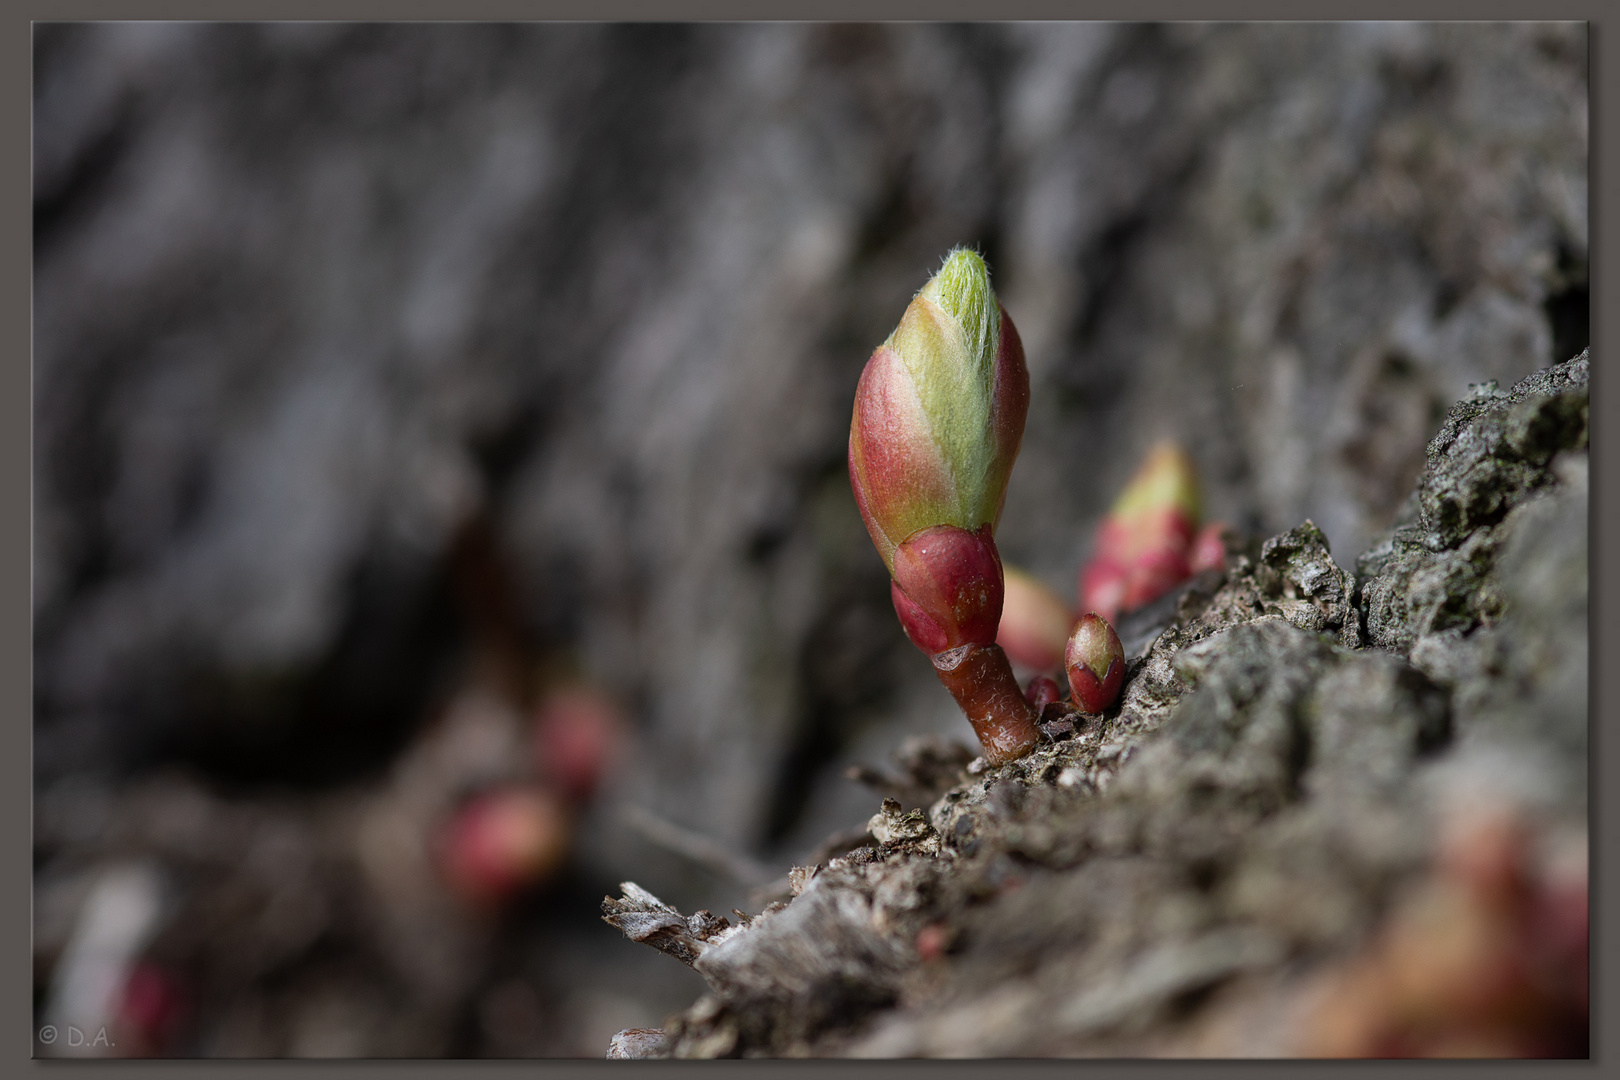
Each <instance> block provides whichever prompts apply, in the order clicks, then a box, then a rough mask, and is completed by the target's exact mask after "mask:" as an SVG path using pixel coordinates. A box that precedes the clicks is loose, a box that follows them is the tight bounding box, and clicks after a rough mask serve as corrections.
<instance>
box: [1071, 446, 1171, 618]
mask: <svg viewBox="0 0 1620 1080" xmlns="http://www.w3.org/2000/svg"><path fill="white" fill-rule="evenodd" d="M1199 501H1200V500H1199V493H1198V477H1197V474H1196V473H1195V472H1194V471H1193V464H1192V461H1191V460H1190V459H1189V458H1188V457H1187V455H1186V453H1185V452H1184V451H1183V450H1182V449H1181V447H1180V446H1178V445H1176V444H1175V443H1174V442H1172V441H1170V440H1168V439H1167V440H1165V441H1163V442H1160V443H1158V444H1157V445H1155V446H1154V447H1153V448H1152V449H1151V450H1149V451H1148V454H1147V457H1146V458H1144V459H1143V461H1142V464H1141V466H1140V467H1139V468H1138V469H1137V471H1136V474H1135V475H1134V476H1132V477H1131V480H1130V482H1129V483H1128V484H1126V485H1125V490H1124V491H1122V492H1121V493H1120V495H1119V498H1118V499H1116V500H1115V501H1114V505H1113V507H1112V508H1111V509H1110V510H1109V511H1108V516H1107V517H1105V518H1104V519H1103V521H1102V524H1101V525H1099V526H1098V527H1097V538H1096V545H1095V549H1094V553H1093V555H1092V557H1091V561H1090V562H1088V563H1087V564H1086V565H1085V567H1084V568H1083V569H1082V570H1081V571H1080V609H1081V610H1082V611H1095V612H1097V613H1098V614H1099V615H1101V616H1102V617H1103V618H1105V619H1107V620H1108V621H1109V622H1113V621H1115V620H1116V619H1117V618H1118V617H1119V615H1120V613H1121V612H1125V611H1134V610H1135V609H1136V608H1139V607H1141V606H1142V605H1143V604H1147V603H1151V602H1152V601H1154V600H1156V599H1158V598H1159V597H1161V596H1163V595H1164V594H1165V593H1167V592H1169V591H1170V590H1171V589H1173V588H1175V587H1176V586H1177V585H1179V584H1180V583H1181V582H1183V581H1185V580H1186V579H1187V577H1188V576H1189V574H1190V573H1191V570H1190V567H1189V562H1188V559H1189V556H1190V555H1191V551H1192V543H1193V535H1194V533H1195V532H1196V530H1197V529H1198V516H1199V513H1200V509H1199Z"/></svg>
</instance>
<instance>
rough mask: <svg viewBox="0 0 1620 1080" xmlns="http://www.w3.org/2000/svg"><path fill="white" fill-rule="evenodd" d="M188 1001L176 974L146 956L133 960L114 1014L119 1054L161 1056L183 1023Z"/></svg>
mask: <svg viewBox="0 0 1620 1080" xmlns="http://www.w3.org/2000/svg"><path fill="white" fill-rule="evenodd" d="M188 1006H189V1002H188V1001H187V1000H186V993H185V988H184V985H183V983H182V982H181V979H180V976H179V975H178V974H177V973H175V972H173V971H170V970H168V969H167V968H165V967H163V966H162V965H160V964H157V963H154V962H152V961H150V960H143V961H140V962H139V963H137V964H135V966H134V967H132V968H131V969H130V971H129V975H128V977H127V978H126V979H125V980H124V987H123V992H122V993H121V995H120V997H119V1002H118V1011H117V1014H116V1030H117V1035H116V1036H115V1037H114V1039H113V1042H114V1043H115V1044H116V1046H117V1049H118V1053H119V1055H120V1056H121V1057H162V1056H164V1055H165V1054H167V1053H169V1052H170V1051H171V1050H172V1049H173V1047H174V1042H175V1039H176V1036H178V1035H179V1033H180V1031H181V1029H182V1027H183V1026H184V1024H185V1020H186V1016H187V1013H188V1011H189V1008H188Z"/></svg>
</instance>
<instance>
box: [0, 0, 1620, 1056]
mask: <svg viewBox="0 0 1620 1080" xmlns="http://www.w3.org/2000/svg"><path fill="white" fill-rule="evenodd" d="M1307 10H1308V12H1309V14H1310V15H1311V16H1312V18H1313V21H1314V20H1316V19H1345V20H1349V19H1429V20H1444V19H1462V20H1514V19H1527V20H1560V19H1569V20H1584V21H1587V22H1588V23H1589V24H1590V37H1589V42H1590V48H1591V67H1590V71H1591V88H1592V94H1591V113H1590V116H1591V130H1592V136H1593V144H1594V145H1593V154H1592V157H1591V159H1590V165H1589V168H1590V175H1591V178H1592V181H1593V183H1592V184H1591V188H1590V190H1591V191H1592V192H1594V193H1597V192H1602V191H1603V190H1604V187H1603V184H1602V177H1604V176H1606V175H1607V176H1611V177H1614V176H1620V166H1617V165H1616V163H1615V160H1614V159H1615V157H1616V154H1617V153H1620V136H1617V135H1616V132H1615V125H1616V120H1615V117H1616V116H1617V115H1620V113H1617V112H1616V111H1615V110H1614V108H1613V100H1614V97H1615V89H1616V87H1615V83H1616V76H1615V75H1614V74H1613V73H1614V72H1615V71H1617V70H1620V63H1617V62H1616V61H1615V60H1614V58H1613V57H1612V55H1611V54H1612V53H1613V52H1614V49H1615V41H1616V40H1620V34H1615V35H1611V33H1610V32H1609V30H1610V27H1611V26H1620V19H1617V18H1612V17H1611V18H1608V19H1605V18H1604V16H1605V13H1606V12H1605V7H1604V5H1603V4H1602V3H1601V2H1600V0H1540V2H1536V3H1525V2H1515V0H1474V2H1466V0H1404V2H1392V0H1359V2H1358V0H1351V2H1345V0H1334V2H1332V3H1330V4H1325V5H1312V6H1311V7H1310V8H1309V9H1305V8H1303V7H1302V6H1301V5H1299V4H1298V3H1290V2H1288V0H1224V2H1222V3H1218V4H1210V3H1196V2H1194V0H1089V2H1086V3H1083V4H1080V3H1072V2H1071V3H1065V2H1063V0H999V2H994V3H992V2H991V0H787V2H778V3H775V4H773V5H771V6H769V7H768V8H766V7H763V6H762V5H760V4H759V3H757V2H753V3H750V2H748V0H672V2H656V0H530V2H523V0H392V2H386V0H320V2H312V0H252V2H249V3H243V4H233V5H230V6H229V7H228V8H225V7H222V6H221V5H219V4H217V3H206V2H199V0H145V2H143V3H139V4H132V3H127V2H125V3H120V2H115V0H61V2H57V3H47V2H42V0H25V2H24V3H22V4H19V5H18V7H17V8H9V7H8V9H7V15H6V17H5V20H4V21H5V23H6V24H9V25H11V26H12V27H13V30H12V31H11V32H9V33H6V34H4V35H3V37H0V42H3V44H0V56H3V55H7V54H9V55H11V56H12V60H11V61H10V62H8V63H5V64H3V65H0V70H3V71H8V72H10V73H11V74H10V75H8V76H6V77H5V78H6V81H7V82H8V83H10V84H11V85H12V86H13V88H14V89H13V92H11V93H7V94H6V95H5V96H4V98H3V101H4V105H3V121H0V122H3V124H4V128H5V132H6V138H7V141H8V143H9V144H10V145H11V146H13V147H14V150H13V152H12V154H11V155H9V156H8V160H10V161H11V162H12V163H13V164H11V165H10V166H8V167H6V168H5V169H4V170H3V171H0V176H3V180H0V183H3V184H4V187H5V189H6V194H7V196H9V197H8V198H6V200H5V202H6V204H7V205H10V206H13V207H16V208H18V210H17V212H16V213H15V214H14V215H6V217H5V219H4V224H3V225H0V239H3V241H4V249H5V251H6V252H7V257H6V259H5V261H4V268H5V275H6V278H7V279H8V280H7V281H6V284H7V286H8V287H6V288H4V289H3V290H0V303H3V304H4V308H5V310H4V316H5V317H4V318H3V319H0V326H3V327H4V330H5V333H6V335H7V337H8V338H9V340H10V341H11V345H10V346H9V347H8V348H7V349H6V350H5V353H4V355H5V356H7V357H8V358H9V359H8V361H7V362H5V363H3V364H0V490H3V491H4V495H5V498H6V502H7V504H8V505H11V506H12V507H13V508H14V509H13V511H12V512H11V513H8V514H6V515H4V516H3V517H0V568H3V572H0V613H3V616H0V643H3V645H4V648H3V649H0V665H3V667H0V695H3V698H0V702H4V703H8V704H9V707H3V706H0V715H4V716H11V717H14V718H15V719H13V720H12V722H10V723H7V724H5V725H4V726H3V727H0V762H3V765H0V778H3V779H0V808H3V809H0V843H3V845H4V851H5V853H6V854H7V856H9V857H8V859H7V864H8V865H12V866H29V865H31V857H32V856H31V851H32V715H33V711H32V633H33V631H32V618H31V611H32V605H31V603H30V602H29V594H30V590H31V566H32V562H31V546H32V517H31V510H32V499H31V480H32V442H33V440H32V427H31V405H32V365H31V355H32V352H31V343H32V335H31V326H30V312H31V300H32V290H31V277H32V247H31V209H30V208H31V202H32V200H31V195H30V192H31V186H32V170H31V135H30V125H31V118H32V38H33V35H32V30H31V23H32V21H34V20H39V21H79V20H86V21H91V20H103V19H106V20H118V19H198V20H220V19H224V20H260V19H264V20H274V19H317V20H350V21H372V20H376V21H389V20H402V21H497V22H498V21H530V20H540V19H546V20H590V21H595V20H609V19H616V20H624V21H666V20H670V21H674V20H717V21H729V20H744V19H760V18H765V19H771V20H778V21H781V20H817V21H821V20H830V21H836V20H842V19H854V20H933V19H940V20H990V19H996V20H1002V19H1009V20H1011V19H1035V20H1040V19H1050V20H1065V19H1108V20H1138V19H1143V20H1215V19H1219V20H1269V19H1278V20H1293V19H1298V18H1300V15H1301V13H1302V12H1303V11H1307ZM1590 214H1591V217H1590V221H1591V229H1592V238H1591V239H1592V248H1593V255H1592V259H1591V266H1592V271H1591V274H1592V283H1593V285H1594V287H1595V293H1594V297H1595V302H1594V304H1593V317H1592V344H1593V347H1594V353H1595V354H1596V355H1599V356H1601V355H1602V352H1603V348H1604V345H1605V342H1606V332H1607V327H1606V325H1605V323H1606V322H1607V319H1606V318H1605V312H1607V311H1609V310H1613V309H1614V307H1615V303H1616V300H1617V299H1620V296H1617V291H1620V290H1617V287H1616V280H1617V277H1616V276H1615V275H1610V274H1609V273H1607V268H1608V267H1609V266H1611V265H1614V264H1613V261H1612V260H1613V257H1614V254H1615V251H1616V247H1617V241H1620V231H1617V227H1616V221H1617V220H1620V217H1617V216H1616V215H1613V214H1610V213H1609V212H1608V208H1607V207H1606V206H1605V205H1604V201H1603V200H1602V199H1594V200H1593V204H1592V207H1591V211H1590ZM25 215H26V216H25ZM1610 382H1611V380H1610V379H1609V378H1608V377H1607V374H1606V373H1605V372H1604V371H1603V365H1602V364H1601V363H1599V364H1598V365H1596V366H1595V369H1594V373H1593V376H1592V391H1593V396H1594V401H1593V407H1594V408H1595V409H1596V411H1597V412H1598V413H1599V414H1600V417H1601V419H1600V420H1598V421H1597V422H1596V423H1595V424H1594V425H1593V427H1594V430H1593V434H1592V438H1591V445H1592V454H1593V456H1594V457H1595V458H1596V459H1597V466H1596V469H1595V470H1594V472H1595V475H1596V477H1597V481H1598V482H1597V483H1596V485H1595V486H1594V489H1593V509H1594V513H1593V515H1592V518H1591V522H1590V525H1589V529H1590V538H1591V541H1592V543H1591V548H1590V550H1591V551H1592V552H1593V553H1594V558H1593V566H1592V576H1591V580H1592V583H1593V585H1594V586H1595V592H1596V596H1597V604H1596V606H1595V608H1592V609H1591V615H1590V616H1589V619H1590V623H1589V625H1590V628H1591V638H1592V641H1593V645H1594V648H1593V650H1592V651H1593V655H1594V656H1596V657H1599V658H1602V657H1604V656H1605V650H1604V645H1605V643H1609V644H1610V645H1611V647H1613V644H1614V643H1617V642H1620V628H1617V627H1616V625H1615V619H1616V604H1615V592H1616V587H1617V584H1620V571H1617V570H1616V569H1615V566H1614V563H1615V559H1614V557H1613V547H1614V543H1615V539H1616V538H1617V537H1620V528H1617V527H1616V522H1615V517H1616V513H1617V510H1620V498H1616V496H1615V493H1614V490H1613V488H1614V484H1613V482H1612V481H1613V478H1614V477H1616V476H1620V463H1617V462H1616V455H1617V449H1616V444H1615V443H1614V442H1613V441H1612V440H1611V439H1609V438H1608V432H1607V426H1608V422H1609V421H1610V419H1611V417H1612V415H1613V414H1614V412H1615V411H1616V408H1617V405H1616V400H1615V395H1616V391H1615V390H1614V388H1613V387H1611V385H1610ZM19 511H20V512H19ZM1616 683H1617V673H1616V671H1615V669H1613V668H1611V667H1609V666H1608V665H1607V664H1605V663H1602V662H1599V663H1597V664H1596V665H1595V666H1594V668H1593V670H1592V674H1591V688H1592V697H1591V701H1592V709H1591V717H1592V718H1593V719H1592V732H1591V740H1590V744H1589V745H1590V747H1591V755H1592V756H1591V760H1590V768H1591V785H1590V806H1591V813H1592V834H1591V835H1592V837H1593V843H1592V849H1593V854H1594V858H1593V861H1592V871H1593V877H1592V897H1593V904H1592V911H1593V913H1594V916H1596V915H1597V914H1598V913H1601V912H1603V911H1604V910H1605V905H1604V903H1603V900H1604V898H1606V897H1611V896H1614V895H1616V894H1617V888H1616V885H1615V883H1614V879H1615V877H1616V874H1617V866H1616V864H1615V860H1613V859H1605V858H1602V857H1601V845H1600V844H1599V843H1598V840H1599V838H1603V837H1612V836H1615V835H1620V826H1616V825H1615V824H1614V822H1613V820H1612V819H1613V818H1614V816H1615V807H1616V803H1615V801H1614V800H1610V799H1608V798H1606V797H1605V793H1604V787H1603V785H1602V783H1600V780H1601V779H1602V778H1604V777H1607V776H1615V775H1620V762H1617V761H1616V754H1617V750H1620V740H1616V739H1612V738H1609V737H1608V736H1607V733H1606V732H1605V731H1604V729H1603V724H1602V723H1601V722H1600V720H1601V718H1603V717H1605V716H1608V715H1612V714H1610V713H1608V711H1607V709H1605V706H1606V705H1607V706H1611V707H1614V705H1615V703H1616V701H1617V699H1620V688H1617V685H1616ZM23 717H27V718H29V719H28V720H27V721H24V720H23V719H22V718H23ZM31 909H32V875H31V874H30V873H23V874H19V873H12V874H8V875H5V876H4V878H3V879H0V923H3V925H4V927H5V928H6V930H7V932H6V933H5V934H4V935H0V971H3V972H5V973H6V977H5V978H3V979H0V1031H3V1032H5V1037H4V1040H3V1041H4V1042H5V1043H7V1044H11V1045H13V1046H15V1047H16V1049H15V1050H11V1049H9V1048H8V1051H7V1053H6V1055H5V1057H6V1058H7V1059H10V1060H13V1061H15V1060H16V1059H17V1057H24V1058H28V1057H30V1055H31V1054H32V1050H33V1032H32V1031H31V1030H29V1028H30V1027H31V1025H32V1020H33V1014H34V1010H33V1008H32V1005H31V1000H30V999H31V988H30V987H31V981H32V979H31V975H29V974H26V973H30V972H31V971H32V958H31V948H30V928H31V916H32V910H31ZM1594 923H1596V924H1597V925H1594V927H1593V934H1592V954H1593V961H1594V963H1593V966H1592V989H1593V994H1592V1000H1593V1020H1594V1023H1593V1024H1592V1044H1591V1045H1592V1058H1591V1060H1590V1061H1587V1062H1567V1063H1565V1062H1559V1063H1548V1062H1529V1063H1488V1064H1481V1065H1479V1066H1478V1068H1481V1069H1484V1070H1488V1071H1489V1072H1490V1073H1491V1074H1493V1075H1497V1076H1529V1075H1537V1074H1539V1073H1540V1072H1541V1071H1542V1070H1547V1069H1556V1070H1558V1071H1560V1072H1563V1071H1568V1070H1576V1071H1580V1072H1588V1071H1593V1070H1595V1069H1596V1068H1598V1067H1599V1063H1600V1062H1602V1061H1603V1060H1604V1059H1605V1058H1606V1057H1610V1056H1613V1055H1612V1047H1613V1046H1614V1045H1615V1040H1614V1038H1613V1037H1612V1036H1607V1035H1606V1034H1605V1032H1607V1031H1610V1030H1613V1027H1612V1025H1611V1024H1610V1023H1609V1022H1608V1021H1612V1020H1613V1019H1614V1018H1615V1014H1616V1012H1617V1011H1620V1010H1617V1008H1616V1005H1617V1002H1620V998H1617V997H1616V996H1615V995H1611V994H1608V993H1606V990H1607V988H1609V987H1611V986H1612V985H1613V984H1614V972H1615V967H1616V965H1615V935H1614V934H1613V933H1608V932H1605V927H1604V926H1603V925H1602V920H1600V919H1596V918H1594ZM29 1067H31V1068H32V1069H34V1070H43V1071H46V1072H49V1073H51V1074H54V1075H57V1076H61V1077H72V1076H81V1075H82V1076H90V1075H93V1074H98V1073H101V1072H102V1071H104V1070H109V1069H116V1070H117V1071H119V1072H121V1073H124V1074H125V1075H130V1074H133V1075H140V1076H150V1075H168V1074H169V1073H170V1072H171V1071H175V1072H183V1073H185V1074H187V1075H195V1076H213V1075H220V1076H227V1077H234V1076H262V1075H267V1074H268V1073H270V1072H271V1071H280V1070H283V1069H287V1070H296V1071H297V1072H298V1073H299V1074H301V1075H303V1076H307V1077H333V1078H337V1077H346V1076H352V1075H356V1074H362V1075H363V1074H372V1075H392V1074H396V1073H401V1072H402V1073H404V1074H405V1075H407V1076H410V1077H413V1078H414V1077H434V1078H437V1077H441V1076H442V1077H452V1076H455V1077H464V1076H466V1075H467V1070H469V1069H471V1070H475V1071H476V1072H477V1073H478V1074H480V1075H486V1076H487V1075H510V1076H518V1075H524V1076H532V1075H534V1073H535V1072H536V1071H539V1072H543V1073H544V1074H546V1075H547V1076H548V1077H550V1076H558V1077H562V1076H574V1075H580V1076H583V1075H585V1074H586V1073H587V1072H590V1073H592V1074H595V1075H600V1074H601V1071H602V1070H609V1071H613V1072H617V1071H619V1070H621V1069H629V1068H649V1069H652V1070H653V1071H658V1072H663V1071H673V1070H679V1071H681V1072H682V1073H685V1074H687V1075H691V1074H692V1072H693V1070H696V1071H697V1072H698V1073H700V1074H708V1073H711V1072H712V1073H719V1072H721V1071H722V1070H723V1071H725V1072H726V1073H727V1074H728V1075H756V1074H785V1073H786V1072H787V1071H788V1070H793V1071H796V1072H798V1071H804V1070H808V1071H810V1072H814V1073H821V1072H823V1071H824V1070H837V1072H838V1073H839V1074H840V1075H844V1076H862V1075H868V1074H872V1073H875V1072H877V1071H878V1070H882V1071H883V1072H890V1071H902V1072H910V1073H912V1074H913V1075H922V1074H921V1073H920V1072H916V1070H921V1069H926V1070H928V1071H927V1075H928V1076H931V1077H932V1076H941V1075H943V1076H950V1077H965V1076H972V1075H982V1074H983V1072H984V1071H985V1070H986V1069H990V1068H997V1069H1000V1068H1009V1067H1010V1068H1012V1069H1015V1070H1016V1071H1018V1072H1020V1073H1024V1074H1026V1075H1031V1076H1040V1075H1059V1074H1058V1072H1057V1070H1064V1073H1063V1074H1064V1075H1072V1072H1070V1070H1074V1069H1083V1070H1085V1071H1086V1073H1087V1074H1088V1075H1119V1076H1133V1077H1135V1076H1174V1075H1181V1074H1184V1073H1194V1072H1196V1073H1198V1074H1202V1075H1216V1076H1221V1075H1230V1076H1238V1075H1243V1076H1250V1075H1253V1074H1254V1073H1255V1071H1256V1070H1259V1071H1261V1072H1263V1073H1265V1074H1275V1073H1276V1072H1277V1071H1279V1070H1281V1071H1286V1072H1289V1073H1299V1074H1304V1075H1320V1076H1327V1075H1333V1074H1336V1073H1339V1072H1340V1071H1341V1070H1346V1069H1348V1070H1352V1071H1360V1070H1362V1069H1367V1070H1371V1071H1374V1072H1376V1073H1377V1074H1378V1075H1380V1076H1386V1077H1403V1076H1418V1075H1426V1074H1429V1073H1430V1072H1432V1071H1434V1070H1450V1069H1455V1068H1459V1067H1461V1066H1458V1065H1454V1064H1429V1063H1409V1062H1400V1063H1395V1062H1388V1063H1379V1062H1365V1063H1325V1062H1275V1063H1273V1062H1196V1063H1194V1062H1086V1063H1077V1062H1057V1061H1030V1062H1019V1063H1017V1064H1013V1065H1008V1064H1006V1063H999V1062H994V1063H993V1062H938V1061H932V1062H893V1063H882V1064H879V1063H873V1062H803V1063H799V1062H736V1063H731V1062H727V1063H704V1064H691V1065H682V1064H676V1063H659V1064H655V1065H647V1066H636V1065H629V1064H609V1063H607V1062H605V1061H604V1062H601V1063H596V1062H589V1061H579V1060H570V1061H537V1062H529V1061H522V1062H476V1063H475V1062H467V1061H444V1062H404V1061H402V1062H381V1061H372V1062H356V1063H349V1064H327V1063H324V1062H322V1063H309V1062H236V1063H232V1062H223V1061H209V1062H119V1063H87V1062H71V1061H63V1060H57V1059H38V1060H33V1061H32V1062H31V1065H30V1066H29ZM383 1070H387V1073H386V1074H385V1073H384V1071H383Z"/></svg>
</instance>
